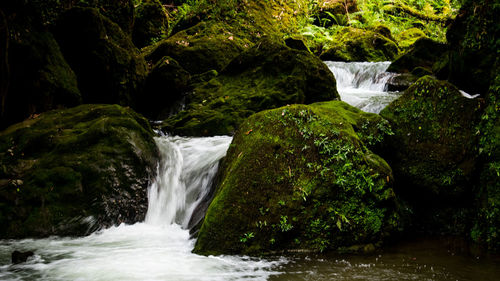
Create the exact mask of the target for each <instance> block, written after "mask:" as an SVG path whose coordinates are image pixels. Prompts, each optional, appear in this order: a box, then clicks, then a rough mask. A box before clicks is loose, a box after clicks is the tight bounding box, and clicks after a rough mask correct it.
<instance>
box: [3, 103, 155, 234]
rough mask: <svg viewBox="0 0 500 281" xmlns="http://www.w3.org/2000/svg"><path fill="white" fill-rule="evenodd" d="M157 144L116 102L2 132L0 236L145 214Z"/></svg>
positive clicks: (80, 227) (74, 230) (76, 230)
mask: <svg viewBox="0 0 500 281" xmlns="http://www.w3.org/2000/svg"><path fill="white" fill-rule="evenodd" d="M157 155H158V153H157V148H156V145H155V142H154V140H153V132H152V131H151V128H150V127H149V125H148V122H147V120H146V119H144V118H143V117H141V116H140V115H138V114H137V113H135V112H133V111H132V110H130V109H128V108H123V107H120V106H118V105H82V106H78V107H75V108H72V109H66V110H55V111H50V112H46V113H43V114H41V115H40V116H38V117H36V118H34V119H30V120H27V121H24V122H22V123H18V124H15V125H13V126H11V127H9V128H7V129H6V130H5V131H3V132H0V163H1V167H0V168H1V169H0V202H1V204H0V236H1V237H3V238H7V237H15V238H20V237H27V236H46V235H83V234H86V233H88V231H92V230H95V229H96V228H98V227H103V226H109V225H112V224H118V223H121V222H126V223H134V222H137V221H140V220H142V219H144V216H145V213H146V210H147V187H148V185H149V181H150V177H152V176H153V175H154V171H155V166H156V163H157V157H158V156H157Z"/></svg>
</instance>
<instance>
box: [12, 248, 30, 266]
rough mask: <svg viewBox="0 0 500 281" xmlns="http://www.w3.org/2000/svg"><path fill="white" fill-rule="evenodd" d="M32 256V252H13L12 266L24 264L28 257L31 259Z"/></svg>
mask: <svg viewBox="0 0 500 281" xmlns="http://www.w3.org/2000/svg"><path fill="white" fill-rule="evenodd" d="M34 255H35V253H33V251H27V252H20V251H14V252H12V254H11V260H12V264H18V263H23V262H26V261H27V260H28V258H29V257H32V256H34Z"/></svg>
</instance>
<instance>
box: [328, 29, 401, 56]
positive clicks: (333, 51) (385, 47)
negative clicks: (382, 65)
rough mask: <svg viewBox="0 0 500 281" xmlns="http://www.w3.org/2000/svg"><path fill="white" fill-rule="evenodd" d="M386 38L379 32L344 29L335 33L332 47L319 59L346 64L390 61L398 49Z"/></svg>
mask: <svg viewBox="0 0 500 281" xmlns="http://www.w3.org/2000/svg"><path fill="white" fill-rule="evenodd" d="M387 31H388V30H387ZM389 35H390V33H389ZM387 36H388V35H387V34H383V33H381V32H380V30H363V29H358V28H353V27H345V28H343V29H342V30H340V31H339V32H337V33H336V35H335V36H334V40H333V45H332V46H330V48H328V49H327V50H326V51H324V52H323V53H322V54H321V56H320V57H321V59H322V60H331V61H348V62H349V61H392V60H394V58H395V57H396V56H397V55H398V52H399V49H398V46H397V45H396V43H394V42H393V41H392V40H391V39H390V37H387Z"/></svg>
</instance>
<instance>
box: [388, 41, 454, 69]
mask: <svg viewBox="0 0 500 281" xmlns="http://www.w3.org/2000/svg"><path fill="white" fill-rule="evenodd" d="M446 51H447V47H446V45H445V44H443V43H439V42H435V41H433V40H431V39H428V38H421V39H419V40H417V41H416V42H415V43H414V44H413V46H412V47H411V48H410V50H409V51H408V52H407V53H406V54H404V55H403V56H401V57H399V58H397V59H396V60H395V61H394V62H393V63H391V65H390V66H389V68H388V69H387V71H390V72H397V73H407V72H411V71H412V70H413V69H415V68H416V67H424V68H427V69H432V67H433V65H434V64H435V63H436V62H437V61H438V60H439V59H440V58H441V57H443V56H444V55H445V53H446Z"/></svg>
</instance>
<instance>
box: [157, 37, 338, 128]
mask: <svg viewBox="0 0 500 281" xmlns="http://www.w3.org/2000/svg"><path fill="white" fill-rule="evenodd" d="M336 98H338V93H337V91H336V89H335V78H334V77H333V75H332V74H331V72H330V71H329V70H328V68H327V67H326V65H325V64H324V63H323V62H321V61H320V60H319V59H318V58H316V57H315V56H313V55H312V54H310V53H309V52H307V51H299V50H295V49H290V48H288V47H286V46H285V45H284V44H283V43H282V42H275V41H274V40H272V39H271V38H265V39H263V40H262V41H260V42H259V43H258V44H257V45H255V46H254V47H253V48H251V49H249V50H248V51H247V52H244V53H243V54H241V55H240V56H238V57H237V58H235V59H234V60H233V61H232V62H231V63H230V64H229V65H228V66H227V67H226V68H225V69H224V70H223V71H222V72H221V73H220V75H219V76H217V77H216V78H214V79H212V80H210V81H209V82H207V83H204V84H202V85H200V86H198V87H197V88H195V89H194V90H193V93H192V94H191V95H190V96H189V97H188V100H187V104H186V108H185V110H183V111H181V112H180V113H179V114H177V115H175V116H173V117H171V118H169V119H167V120H165V122H164V125H163V129H164V130H166V131H169V132H174V133H176V134H182V135H217V134H231V133H233V132H234V130H235V129H236V127H237V126H238V125H239V124H240V123H241V122H242V121H243V119H244V118H246V117H248V116H250V115H251V114H253V113H256V112H258V111H261V110H264V109H269V108H275V107H279V106H283V105H286V104H292V103H311V102H315V101H324V100H332V99H336Z"/></svg>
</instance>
